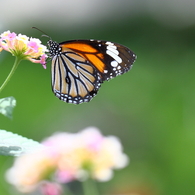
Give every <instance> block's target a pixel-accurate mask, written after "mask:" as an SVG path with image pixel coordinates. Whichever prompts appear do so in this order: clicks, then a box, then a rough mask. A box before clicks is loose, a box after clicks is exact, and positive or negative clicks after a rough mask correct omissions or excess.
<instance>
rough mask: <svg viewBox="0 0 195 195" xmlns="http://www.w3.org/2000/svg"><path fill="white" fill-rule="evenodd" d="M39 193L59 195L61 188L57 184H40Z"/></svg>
mask: <svg viewBox="0 0 195 195" xmlns="http://www.w3.org/2000/svg"><path fill="white" fill-rule="evenodd" d="M40 188H41V192H42V194H43V195H61V194H62V187H61V186H60V184H58V183H53V182H46V181H44V182H42V183H41V184H40Z"/></svg>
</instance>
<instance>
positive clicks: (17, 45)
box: [0, 31, 48, 68]
mask: <svg viewBox="0 0 195 195" xmlns="http://www.w3.org/2000/svg"><path fill="white" fill-rule="evenodd" d="M2 50H6V51H8V52H10V53H12V55H14V56H16V57H19V58H20V59H21V60H24V59H25V60H30V61H31V62H33V63H41V64H42V65H43V67H44V68H45V67H46V65H45V64H46V61H45V59H46V54H45V52H47V51H48V50H47V47H46V46H44V45H42V44H41V41H40V40H39V39H35V38H29V37H27V36H26V35H22V34H18V35H17V34H16V33H14V32H12V33H11V32H10V31H6V32H4V33H2V34H1V35H0V51H2Z"/></svg>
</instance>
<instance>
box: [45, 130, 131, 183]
mask: <svg viewBox="0 0 195 195" xmlns="http://www.w3.org/2000/svg"><path fill="white" fill-rule="evenodd" d="M65 140H66V141H65ZM43 144H44V145H46V146H50V147H52V149H54V151H57V153H58V155H59V159H58V162H57V167H58V168H57V177H58V179H59V180H60V182H65V181H67V180H73V179H79V180H85V179H86V178H88V177H91V178H93V179H96V180H98V181H107V180H110V179H111V178H112V175H113V169H119V168H123V167H125V166H126V165H127V164H128V157H127V155H125V154H124V153H123V152H122V146H121V143H120V141H119V139H118V138H117V137H115V136H108V137H104V136H103V135H102V134H101V133H100V131H99V130H98V129H97V128H95V127H89V128H87V129H85V130H83V131H81V132H79V133H76V134H71V133H58V134H55V135H53V136H51V137H50V138H48V139H46V140H45V141H44V142H43ZM63 176H64V177H63Z"/></svg>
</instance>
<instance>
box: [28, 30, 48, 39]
mask: <svg viewBox="0 0 195 195" xmlns="http://www.w3.org/2000/svg"><path fill="white" fill-rule="evenodd" d="M32 28H34V29H36V30H38V31H40V32H42V33H43V35H42V36H43V37H48V38H49V39H50V40H51V37H50V36H49V35H48V34H47V33H45V32H44V31H42V30H40V29H39V28H37V27H32Z"/></svg>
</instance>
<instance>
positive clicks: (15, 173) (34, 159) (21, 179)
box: [6, 149, 57, 192]
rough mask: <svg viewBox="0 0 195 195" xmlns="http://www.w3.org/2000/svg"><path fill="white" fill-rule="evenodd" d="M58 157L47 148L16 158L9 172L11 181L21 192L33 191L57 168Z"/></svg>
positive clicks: (8, 177)
mask: <svg viewBox="0 0 195 195" xmlns="http://www.w3.org/2000/svg"><path fill="white" fill-rule="evenodd" d="M56 161H57V158H56V156H54V155H53V154H51V152H50V151H49V150H47V149H42V150H35V151H34V152H32V153H28V154H24V155H22V156H20V157H18V158H16V159H15V162H14V165H13V167H11V168H10V169H9V170H8V171H7V173H6V178H7V180H8V182H9V183H11V184H13V185H14V186H16V187H17V189H18V190H19V191H21V192H31V191H33V190H34V189H36V188H37V187H38V185H39V183H40V182H41V181H42V180H44V179H45V178H49V176H50V174H52V172H53V171H54V170H55V168H56Z"/></svg>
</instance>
